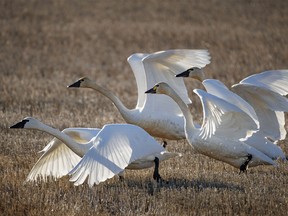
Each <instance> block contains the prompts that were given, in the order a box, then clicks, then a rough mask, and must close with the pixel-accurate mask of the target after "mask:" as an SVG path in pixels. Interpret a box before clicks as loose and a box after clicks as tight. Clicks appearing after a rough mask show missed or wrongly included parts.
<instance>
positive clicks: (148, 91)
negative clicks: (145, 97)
mask: <svg viewBox="0 0 288 216" xmlns="http://www.w3.org/2000/svg"><path fill="white" fill-rule="evenodd" d="M145 94H156V89H154V87H153V88H151V89H149V90H147V91H145Z"/></svg>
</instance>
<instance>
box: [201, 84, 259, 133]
mask: <svg viewBox="0 0 288 216" xmlns="http://www.w3.org/2000/svg"><path fill="white" fill-rule="evenodd" d="M202 84H203V85H204V87H205V89H206V91H207V92H208V93H210V94H212V95H215V96H217V97H219V98H221V99H223V100H225V101H227V102H229V103H231V104H234V105H235V106H237V107H238V108H240V109H241V110H243V111H244V112H246V113H247V114H248V115H249V116H250V117H251V118H252V119H253V120H254V121H255V123H256V124H257V126H258V127H259V121H258V117H257V115H256V113H255V110H254V109H253V107H252V106H251V105H250V104H249V103H247V102H246V101H245V100H244V99H243V98H241V97H240V96H238V95H237V94H235V93H234V92H232V91H230V90H229V89H228V88H227V87H226V86H225V85H224V84H223V83H222V82H220V81H219V80H215V79H206V80H204V81H203V82H202Z"/></svg>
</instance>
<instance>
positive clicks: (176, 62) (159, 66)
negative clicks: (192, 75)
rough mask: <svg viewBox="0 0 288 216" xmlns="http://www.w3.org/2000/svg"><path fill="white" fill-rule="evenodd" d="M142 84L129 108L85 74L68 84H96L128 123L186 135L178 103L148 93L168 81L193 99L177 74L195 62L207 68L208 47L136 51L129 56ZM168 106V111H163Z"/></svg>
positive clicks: (161, 134)
mask: <svg viewBox="0 0 288 216" xmlns="http://www.w3.org/2000/svg"><path fill="white" fill-rule="evenodd" d="M128 63H129V64H130V66H131V68H132V71H133V73H134V76H135V78H136V83H137V88H138V100H137V105H136V107H135V108H134V109H128V108H126V107H125V106H124V105H123V103H122V102H121V101H120V99H119V98H118V97H117V96H116V95H115V94H113V93H112V92H111V91H110V90H107V89H105V88H103V87H101V86H99V85H98V84H97V83H96V82H93V81H91V80H90V79H88V78H81V79H79V80H78V81H76V82H75V83H73V84H71V85H69V86H68V87H82V88H92V89H94V90H96V91H98V92H100V93H101V94H103V95H105V96H106V97H108V98H109V99H110V100H111V101H112V102H113V103H114V104H115V106H116V107H117V109H118V110H119V112H120V113H121V115H122V117H123V118H124V120H125V121H126V122H127V123H130V124H135V125H138V126H140V127H142V128H143V129H145V130H146V131H147V132H148V133H149V134H151V135H152V136H155V137H160V138H164V139H171V140H179V139H185V132H184V128H183V125H184V119H183V114H182V112H181V110H180V109H179V107H178V106H177V104H176V103H175V102H174V101H173V100H171V98H169V97H167V96H165V95H157V96H155V97H151V95H146V94H144V91H145V90H146V89H147V88H150V87H152V86H153V85H154V84H155V83H156V82H160V81H163V82H167V83H169V84H170V85H171V87H173V88H174V89H175V91H176V92H177V94H178V95H180V97H181V98H182V100H183V101H185V103H187V104H188V103H191V101H190V99H189V97H188V93H187V89H186V87H185V84H184V81H183V79H175V75H176V74H177V73H179V72H180V71H182V70H183V69H185V70H186V69H187V68H190V67H191V66H195V67H201V68H203V67H204V66H205V65H207V64H209V63H210V56H209V53H208V51H207V50H188V49H187V50H186V49H178V50H167V51H160V52H156V53H152V54H145V53H136V54H133V55H131V56H130V57H129V58H128ZM163 110H165V112H163Z"/></svg>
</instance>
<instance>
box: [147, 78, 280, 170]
mask: <svg viewBox="0 0 288 216" xmlns="http://www.w3.org/2000/svg"><path fill="white" fill-rule="evenodd" d="M194 92H195V93H196V94H197V95H198V96H199V97H200V99H201V102H202V107H203V113H204V117H203V123H202V126H201V128H197V127H195V125H194V123H193V118H192V115H191V113H190V112H189V109H188V107H187V105H186V104H185V103H184V102H183V101H182V99H181V98H180V97H179V96H178V95H177V93H176V92H175V91H174V90H173V89H172V88H171V87H169V85H168V84H166V83H163V82H161V83H158V84H156V85H155V86H154V87H153V88H151V89H150V90H147V91H146V93H154V94H155V93H157V94H166V95H168V96H170V97H171V98H173V99H174V101H175V102H177V104H178V105H179V107H180V108H181V110H182V112H183V114H184V119H185V134H186V138H187V140H188V142H189V143H190V144H191V146H193V147H194V148H195V150H196V151H198V152H199V153H202V154H204V155H206V156H209V157H211V158H214V159H217V160H220V161H223V162H226V163H228V164H230V165H232V166H234V167H236V168H239V169H240V172H241V171H243V172H244V171H246V169H247V167H248V165H249V166H250V167H253V166H258V165H275V164H276V163H275V162H274V161H273V160H272V159H271V158H269V157H268V156H266V155H265V154H263V153H262V152H260V151H258V150H257V149H255V148H253V147H251V146H249V145H247V144H245V143H244V142H241V141H240V140H239V139H240V138H243V137H245V135H244V134H245V133H247V132H249V130H253V129H257V124H255V122H254V120H253V119H252V118H251V117H250V116H249V115H247V114H246V113H245V112H243V111H242V110H241V109H239V108H238V107H236V106H234V105H233V104H230V103H228V102H226V101H225V100H222V99H221V98H218V97H216V96H214V95H211V94H209V93H207V92H205V91H203V90H200V89H195V90H194Z"/></svg>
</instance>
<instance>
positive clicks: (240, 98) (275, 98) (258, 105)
mask: <svg viewBox="0 0 288 216" xmlns="http://www.w3.org/2000/svg"><path fill="white" fill-rule="evenodd" d="M176 77H191V78H197V79H198V80H200V81H202V84H203V85H204V87H205V89H206V91H207V92H209V93H211V94H213V95H216V96H217V97H220V98H222V99H224V100H226V101H228V102H231V103H234V104H236V105H237V106H238V107H240V108H241V109H243V107H244V106H245V107H247V106H250V107H251V108H249V110H247V109H246V110H245V112H247V113H249V112H250V113H253V115H254V113H256V116H257V119H258V121H259V130H258V131H257V132H256V133H254V134H253V136H251V137H249V138H248V139H247V140H245V143H246V144H248V145H251V146H253V147H255V148H257V149H258V150H260V151H262V152H263V153H265V154H266V155H267V156H269V157H270V158H273V159H277V158H282V159H285V158H286V157H285V154H284V153H283V151H282V149H281V148H280V147H279V146H278V145H276V144H277V141H278V140H282V139H285V137H286V130H285V127H284V126H285V117H284V112H287V111H288V100H287V98H286V97H283V95H286V94H288V87H287V86H288V70H271V71H264V72H262V73H259V74H254V75H251V76H249V77H247V78H245V79H243V80H242V81H240V83H238V84H235V85H233V86H232V88H231V90H232V91H233V92H232V91H230V90H229V89H228V88H227V87H226V86H225V85H224V84H223V83H222V82H220V81H219V80H213V79H205V74H204V72H203V71H200V70H197V68H196V69H195V68H191V69H188V70H186V71H184V72H182V73H180V74H178V75H176ZM251 109H252V110H251ZM253 110H254V111H253Z"/></svg>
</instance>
